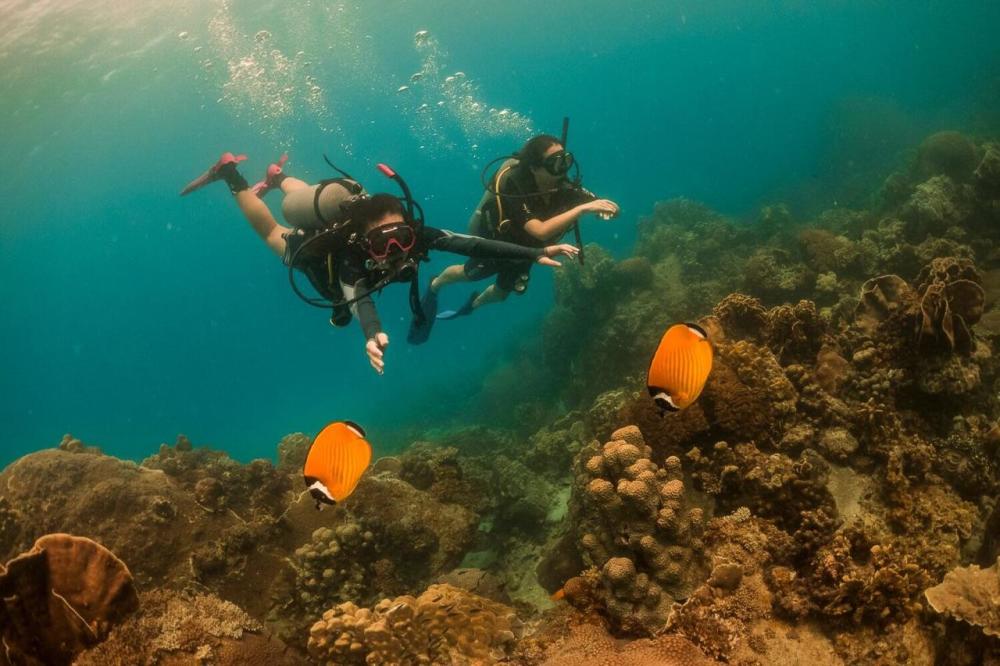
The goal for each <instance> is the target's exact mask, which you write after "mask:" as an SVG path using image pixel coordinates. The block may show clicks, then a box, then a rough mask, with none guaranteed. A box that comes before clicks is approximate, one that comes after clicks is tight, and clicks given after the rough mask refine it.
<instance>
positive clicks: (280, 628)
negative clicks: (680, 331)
mask: <svg viewBox="0 0 1000 666" xmlns="http://www.w3.org/2000/svg"><path fill="white" fill-rule="evenodd" d="M911 157H912V160H911V161H910V162H909V163H907V164H902V165H899V167H898V171H897V172H896V173H894V174H892V175H890V176H889V177H888V178H886V179H885V180H884V182H883V183H882V184H881V188H880V189H878V190H877V191H872V192H871V197H870V198H869V199H868V200H867V201H868V202H869V205H868V207H867V209H862V208H857V209H850V208H845V207H843V206H837V207H834V208H831V209H829V210H826V211H820V212H818V213H815V214H814V213H811V212H810V213H809V214H808V215H809V217H808V218H805V217H802V214H801V213H800V212H799V211H797V210H795V209H794V208H793V207H790V206H788V205H784V204H781V203H778V202H773V203H771V204H769V205H767V206H765V207H763V208H762V209H761V210H760V211H759V213H758V214H757V215H756V216H753V215H751V216H750V217H749V219H748V220H745V221H744V220H736V219H731V218H728V217H726V216H723V215H720V214H717V213H715V212H713V211H711V210H710V209H708V208H706V207H705V206H703V205H701V204H698V203H695V202H692V201H690V200H686V199H676V200H673V201H667V202H661V203H659V204H657V205H656V206H655V208H654V209H653V211H652V212H651V213H650V214H649V215H647V216H646V217H644V218H643V219H641V220H640V221H639V225H638V235H637V242H636V246H635V251H634V253H633V256H631V257H625V258H617V257H614V256H612V255H611V253H610V252H608V251H605V250H604V249H602V248H600V247H598V246H596V245H590V246H588V247H587V259H588V261H587V263H586V264H584V265H582V266H578V267H576V266H575V267H573V268H572V269H569V270H563V271H559V272H558V273H557V274H556V277H555V306H554V307H553V308H552V310H551V311H550V312H549V313H548V314H547V315H546V318H545V321H544V324H543V326H542V334H541V335H540V336H534V335H533V336H518V339H517V340H515V341H513V342H512V343H511V345H510V347H509V349H508V351H507V352H506V354H505V357H503V358H501V359H500V361H499V362H498V365H497V367H496V368H495V369H494V370H493V371H492V372H490V373H489V374H488V376H487V378H486V380H485V381H484V385H483V387H482V390H481V391H480V394H479V396H478V398H477V399H476V400H478V403H479V404H476V401H473V404H471V405H470V407H471V409H470V411H469V413H470V414H472V415H474V416H473V418H474V419H475V420H478V421H480V422H485V423H489V424H490V425H489V427H485V426H482V425H465V426H463V425H454V426H440V427H437V428H434V429H426V430H416V429H413V430H410V431H407V433H406V437H407V439H406V443H408V444H409V445H408V446H405V447H402V448H400V449H399V450H398V451H397V450H393V456H392V457H385V458H381V459H379V460H378V461H377V462H376V463H375V464H374V465H373V466H372V469H371V470H370V471H369V472H368V474H367V475H366V476H365V477H364V478H363V479H362V480H361V482H360V483H359V485H358V487H357V489H356V491H355V493H354V494H353V495H352V496H351V497H350V498H348V499H347V500H346V501H344V502H342V503H340V504H338V505H337V506H335V507H332V508H330V509H329V510H324V511H322V512H319V511H316V510H315V507H314V503H313V502H311V501H309V499H308V498H307V497H305V496H304V495H302V494H300V493H299V492H297V491H301V490H302V486H301V468H302V464H303V460H304V456H305V453H306V451H307V450H308V447H309V445H310V438H309V437H308V436H307V435H305V434H303V433H294V434H291V435H288V436H286V437H285V438H283V439H282V440H281V442H280V443H278V446H277V460H278V462H277V464H272V463H271V462H270V461H267V460H255V461H252V462H249V463H242V462H238V461H236V460H233V459H231V458H230V457H229V456H228V455H226V454H225V453H223V452H221V451H213V450H211V449H208V448H204V447H195V446H193V445H192V443H191V442H190V441H189V440H188V439H187V438H186V437H184V436H180V437H178V439H177V441H176V443H174V444H173V445H169V446H168V445H163V446H161V447H160V450H159V452H157V453H156V454H155V455H152V456H150V457H148V458H147V459H146V460H145V461H144V462H143V464H142V465H136V464H134V463H130V462H125V461H120V460H117V459H115V458H113V457H111V456H106V455H103V454H102V453H101V451H100V449H99V448H97V447H93V446H88V445H87V444H85V443H83V442H82V441H80V440H78V439H76V438H74V437H72V436H70V435H66V436H65V437H64V438H63V439H62V441H61V442H60V443H59V444H58V446H57V447H56V448H54V449H52V450H47V451H41V452H38V453H34V454H31V455H29V456H25V457H24V458H22V459H20V460H18V461H16V462H15V463H13V464H11V465H10V466H9V467H8V468H7V469H5V470H3V472H2V473H0V558H2V559H4V560H6V559H10V558H13V559H12V560H11V562H10V564H9V565H8V566H7V567H3V568H0V592H3V598H4V600H5V603H4V604H3V605H2V606H0V632H2V634H3V638H4V642H5V645H6V646H7V650H6V655H5V656H0V663H7V662H8V661H14V663H69V661H70V660H72V659H73V658H76V659H77V661H78V663H83V664H105V663H129V664H132V663H160V664H181V663H268V664H286V663H287V664H295V663H338V664H352V663H356V664H361V663H375V664H377V663H385V664H390V663H392V664H410V663H413V664H417V663H421V664H424V663H438V664H456V665H457V664H485V663H518V664H522V665H523V666H540V665H541V664H549V665H550V666H557V665H559V664H567V663H574V664H580V665H581V666H585V665H586V664H623V665H624V664H632V663H657V664H709V663H731V664H741V665H744V666H751V665H755V664H785V663H788V664H792V663H808V662H812V663H816V664H869V663H878V664H904V663H905V664H934V663H938V664H945V665H947V666H959V665H961V666H967V665H971V664H978V663H1000V637H998V635H997V633H998V630H997V627H996V620H997V607H998V604H1000V601H998V599H997V595H998V594H1000V592H998V590H997V583H998V578H997V569H998V567H1000V563H998V564H994V563H995V562H997V557H998V556H1000V552H998V551H1000V537H998V536H997V535H998V534H1000V508H998V504H1000V502H998V499H997V498H998V496H1000V425H998V419H1000V398H998V392H997V389H998V387H1000V360H998V359H997V358H996V356H995V355H994V345H995V344H996V343H997V342H998V341H1000V144H998V143H996V142H995V141H994V142H989V141H986V142H982V141H980V140H979V139H978V138H976V139H973V138H971V137H967V136H963V135H961V134H959V133H957V132H953V131H947V132H940V133H937V134H934V135H932V136H930V137H928V138H927V139H926V140H925V141H924V142H923V143H922V144H921V145H920V147H919V148H918V149H917V150H916V151H914V152H913V153H912V154H911ZM857 185H858V183H856V182H855V183H852V187H854V188H856V187H857ZM864 200H865V199H864V198H863V197H861V196H856V197H854V198H852V201H853V202H855V203H858V202H862V201H864ZM676 321H695V322H698V323H699V324H700V325H701V326H702V327H703V328H704V329H705V330H706V331H707V333H708V337H709V340H710V341H711V343H712V345H713V347H714V349H715V357H714V358H715V360H714V364H713V368H712V372H711V374H710V376H709V378H708V381H707V383H706V386H705V388H704V391H703V392H702V394H701V396H700V397H699V399H698V400H697V401H696V402H695V403H694V404H693V405H691V406H690V407H689V408H687V409H685V410H683V411H681V412H679V413H676V414H671V415H668V416H665V417H664V416H661V415H660V414H659V411H658V410H657V409H656V408H655V405H654V404H653V403H652V401H651V400H650V399H649V397H648V395H647V394H646V391H645V390H644V389H645V387H644V381H643V376H644V373H645V371H646V366H647V364H648V362H649V353H648V352H649V350H652V349H653V348H654V347H655V345H656V343H657V341H658V340H659V339H660V336H662V334H663V331H664V330H665V328H666V327H667V326H669V325H670V324H671V323H674V322H676ZM626 424H632V425H626ZM623 426H624V427H623ZM67 531H70V532H72V533H73V534H78V535H80V536H81V537H87V538H88V539H91V540H93V541H94V542H99V543H101V544H103V545H104V546H106V547H107V548H109V549H110V550H111V551H113V552H114V553H116V554H117V556H118V557H120V558H122V559H121V561H119V560H117V559H115V558H114V556H110V554H106V551H103V550H101V549H100V548H99V547H98V546H96V545H95V544H93V542H92V541H87V540H85V539H79V540H69V539H71V538H70V537H61V536H55V537H43V535H45V534H49V533H59V532H67ZM72 539H77V538H76V537H73V538H72ZM36 541H37V542H38V544H39V547H38V548H35V546H36ZM33 548H34V550H32V549H33ZM25 551H28V552H25ZM20 553H24V554H22V555H20V556H19V555H18V554H20ZM101 562H104V563H105V564H106V563H111V566H105V565H104V564H100V563H101ZM121 562H127V563H128V565H129V567H130V569H131V572H132V574H134V575H135V579H136V585H137V586H138V587H139V588H140V589H143V590H146V592H145V593H144V594H143V596H142V598H141V603H142V607H141V609H140V610H139V611H138V612H133V613H132V614H131V615H128V616H127V617H126V615H127V613H128V611H130V610H134V607H135V604H136V597H135V592H134V589H133V588H132V584H131V579H130V577H129V576H128V574H127V572H126V573H123V571H126V570H125V569H124V565H123V564H121ZM976 564H978V565H981V566H982V568H979V567H977V566H976ZM119 565H120V566H119ZM81 579H86V580H90V581H99V582H94V584H93V585H85V586H79V585H75V584H73V583H72V582H67V581H79V580H81ZM936 581H941V582H940V583H939V584H938V585H936V586H933V587H932V585H933V583H934V582H936ZM52 590H55V592H53V591H52ZM550 594H551V595H552V598H551V599H550V598H549V595H550ZM928 605H929V607H928ZM104 638H106V640H104V642H102V643H100V644H96V643H97V642H98V640H99V639H104ZM5 660H6V661H5ZM18 660H19V661H18ZM990 660H992V662H991V661H990Z"/></svg>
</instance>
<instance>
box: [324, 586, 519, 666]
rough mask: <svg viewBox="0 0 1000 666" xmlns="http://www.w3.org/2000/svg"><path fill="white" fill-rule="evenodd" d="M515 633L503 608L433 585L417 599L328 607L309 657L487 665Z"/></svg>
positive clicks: (400, 665)
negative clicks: (365, 606) (366, 605)
mask: <svg viewBox="0 0 1000 666" xmlns="http://www.w3.org/2000/svg"><path fill="white" fill-rule="evenodd" d="M519 630H520V622H519V621H518V619H517V616H516V614H515V613H514V611H513V610H512V609H510V608H508V607H507V606H504V605H503V604H499V603H496V602H493V601H490V600H488V599H484V598H482V597H479V596H477V595H474V594H472V593H470V592H467V591H465V590H461V589H458V588H455V587H452V586H451V585H431V586H430V587H429V588H427V590H426V591H424V593H423V594H421V595H420V596H419V597H416V598H414V597H412V596H402V597H398V598H396V599H383V600H382V601H380V602H379V603H378V604H376V605H375V607H374V608H372V609H368V608H358V607H357V606H356V605H354V604H353V603H350V602H347V603H343V604H340V605H339V606H336V607H334V608H331V609H330V610H328V611H326V613H324V614H323V619H322V620H320V621H318V622H316V624H314V625H313V627H312V630H311V631H310V638H309V653H310V654H311V655H312V656H313V657H314V658H315V659H319V660H326V661H327V662H328V663H334V664H340V665H343V666H347V665H349V664H371V665H375V666H378V665H384V666H416V665H417V664H454V665H456V666H460V665H462V664H487V663H495V662H497V661H499V660H500V659H501V658H503V657H504V656H506V655H508V654H509V653H510V651H511V649H512V648H513V645H514V641H515V632H517V631H519Z"/></svg>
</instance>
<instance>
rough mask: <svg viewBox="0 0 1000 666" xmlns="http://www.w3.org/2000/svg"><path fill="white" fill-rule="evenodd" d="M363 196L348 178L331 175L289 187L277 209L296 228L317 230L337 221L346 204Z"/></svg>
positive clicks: (360, 188) (359, 187) (352, 180)
mask: <svg viewBox="0 0 1000 666" xmlns="http://www.w3.org/2000/svg"><path fill="white" fill-rule="evenodd" d="M364 196H367V193H366V192H365V188H363V187H362V186H361V184H360V183H358V182H357V181H356V180H354V179H352V178H332V179H330V180H324V181H321V182H319V183H318V184H316V185H311V186H309V187H303V188H302V189H299V190H293V191H291V192H289V193H288V194H286V195H285V198H284V200H282V202H281V213H282V215H284V216H285V220H287V221H288V223H289V224H290V225H292V226H293V227H296V228H298V229H310V230H320V229H328V228H329V227H330V226H331V225H333V224H335V223H337V222H341V221H342V220H343V218H344V213H345V212H346V208H347V206H349V205H350V204H352V203H354V202H355V201H357V200H358V199H359V198H361V197H364Z"/></svg>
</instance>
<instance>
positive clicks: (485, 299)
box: [472, 284, 510, 309]
mask: <svg viewBox="0 0 1000 666" xmlns="http://www.w3.org/2000/svg"><path fill="white" fill-rule="evenodd" d="M508 296H510V292H509V291H507V290H505V289H501V288H500V287H498V286H496V285H495V284H491V285H490V286H489V287H487V288H486V289H484V290H483V293H481V294H479V296H477V297H476V300H474V301H472V308H473V309H476V308H478V307H479V306H481V305H489V304H490V303H500V302H502V301H506V300H507V297H508Z"/></svg>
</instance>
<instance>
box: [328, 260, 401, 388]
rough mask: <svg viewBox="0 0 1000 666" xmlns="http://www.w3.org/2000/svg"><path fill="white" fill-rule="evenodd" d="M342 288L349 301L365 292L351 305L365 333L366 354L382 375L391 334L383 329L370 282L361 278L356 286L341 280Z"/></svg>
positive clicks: (376, 370)
mask: <svg viewBox="0 0 1000 666" xmlns="http://www.w3.org/2000/svg"><path fill="white" fill-rule="evenodd" d="M340 288H341V290H342V291H343V293H344V299H345V300H348V301H351V300H354V299H355V298H356V297H357V294H359V293H360V294H365V295H364V296H362V297H361V298H359V299H358V300H356V301H354V302H353V303H351V306H350V307H351V312H352V313H354V316H355V317H357V318H358V323H359V324H361V330H362V332H364V334H365V354H367V356H368V362H369V363H371V366H372V368H374V369H375V372H377V373H378V374H380V375H381V374H382V373H383V372H385V360H384V358H383V353H384V352H385V348H386V347H388V346H389V336H388V335H386V334H385V333H384V332H383V331H382V322H381V321H379V318H378V311H377V310H375V302H374V301H373V300H372V297H371V295H370V294H368V293H367V292H368V290H369V287H368V283H367V281H366V280H365V279H364V278H361V279H360V280H358V281H357V282H355V283H354V286H350V285H348V284H345V283H344V282H341V283H340Z"/></svg>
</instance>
